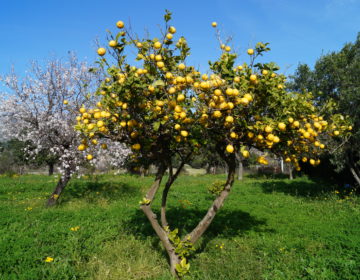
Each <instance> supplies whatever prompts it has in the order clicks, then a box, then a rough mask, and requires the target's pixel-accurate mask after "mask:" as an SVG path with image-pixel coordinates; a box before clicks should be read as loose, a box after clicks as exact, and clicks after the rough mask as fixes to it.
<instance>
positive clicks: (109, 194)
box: [61, 179, 140, 203]
mask: <svg viewBox="0 0 360 280" xmlns="http://www.w3.org/2000/svg"><path fill="white" fill-rule="evenodd" d="M134 195H136V196H140V189H139V188H136V187H134V186H130V185H128V184H126V183H123V182H113V181H101V180H98V179H94V180H93V181H80V180H76V181H71V182H70V183H69V185H68V186H66V188H65V190H64V194H63V195H62V198H61V202H62V203H64V202H67V201H69V200H73V199H77V198H85V199H87V200H89V201H93V200H97V199H99V198H105V199H108V200H117V199H120V198H123V197H129V196H134Z"/></svg>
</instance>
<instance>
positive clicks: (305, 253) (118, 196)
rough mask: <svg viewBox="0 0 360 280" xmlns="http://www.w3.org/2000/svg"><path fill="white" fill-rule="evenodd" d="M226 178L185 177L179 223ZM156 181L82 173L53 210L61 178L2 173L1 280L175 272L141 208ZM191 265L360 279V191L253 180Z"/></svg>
mask: <svg viewBox="0 0 360 280" xmlns="http://www.w3.org/2000/svg"><path fill="white" fill-rule="evenodd" d="M223 179H225V177H224V176H221V175H205V176H198V177H193V176H181V177H180V178H179V179H178V180H177V181H176V183H175V185H174V186H173V189H172V190H171V192H170V198H169V206H170V208H169V212H168V213H169V214H168V215H169V222H170V224H171V225H172V228H175V227H177V228H179V229H180V231H181V233H182V234H185V233H186V232H187V231H189V230H190V229H191V228H192V227H193V226H194V225H195V224H196V222H197V221H198V220H199V219H200V218H201V217H202V216H203V214H204V213H205V211H206V209H207V208H208V206H209V205H210V203H211V201H212V196H211V195H210V194H209V193H208V192H207V187H208V186H210V185H211V183H212V182H213V181H215V180H223ZM151 181H152V178H151V177H145V178H140V177H137V176H131V175H119V176H111V175H104V176H98V177H95V178H86V179H84V178H83V179H81V180H80V179H75V180H73V181H72V182H71V184H70V185H69V186H68V187H67V189H66V190H65V193H64V195H63V197H62V198H61V203H60V205H58V206H56V207H54V208H52V209H46V208H45V207H44V203H45V199H46V198H47V196H48V195H49V194H50V193H51V191H52V188H53V187H54V184H55V183H56V179H54V178H53V177H46V176H40V175H27V176H21V177H16V178H9V177H1V178H0V213H1V214H0V279H2V280H3V279H6V280H7V279H24V280H31V279H34V280H39V279H59V280H65V279H172V278H171V276H170V274H169V272H168V264H167V259H166V255H165V252H164V251H163V250H162V247H161V244H160V243H159V241H158V239H157V237H156V236H155V234H154V233H153V230H152V228H151V227H150V226H149V224H148V223H147V220H146V219H145V217H144V215H143V213H142V212H141V211H139V207H138V202H139V200H140V199H141V198H142V197H143V195H144V193H145V190H146V189H147V187H148V186H149V184H150V183H151ZM335 191H339V192H340V193H339V194H338V193H335ZM158 205H159V202H158V201H156V202H155V206H158ZM74 227H79V229H78V230H77V231H72V230H71V228H74ZM221 248H222V249H221ZM47 257H51V258H53V261H52V262H45V260H46V258H47ZM190 264H191V275H189V276H188V277H187V279H201V280H205V279H216V280H219V279H236V280H238V279H286V280H288V279H326V280H329V279H360V207H359V198H358V197H356V196H354V195H346V196H345V194H344V191H343V190H342V189H339V187H336V186H331V185H329V184H325V183H321V182H317V181H312V180H310V179H308V178H297V179H295V180H293V181H289V180H286V179H276V178H273V179H271V178H260V177H252V178H250V177H246V178H245V180H244V181H242V182H239V181H237V182H236V183H235V185H234V188H233V190H232V193H231V194H230V196H229V198H228V200H227V201H226V203H225V205H224V207H223V208H222V209H221V210H220V212H219V214H218V216H217V217H216V218H215V220H214V223H213V224H212V225H211V227H210V228H209V230H208V231H207V232H206V234H205V236H204V238H203V239H202V240H201V242H200V243H199V244H198V246H197V251H196V254H195V255H194V256H193V257H192V258H191V259H190Z"/></svg>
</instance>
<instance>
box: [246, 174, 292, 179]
mask: <svg viewBox="0 0 360 280" xmlns="http://www.w3.org/2000/svg"><path fill="white" fill-rule="evenodd" d="M246 178H249V179H258V180H260V179H289V175H287V174H281V173H278V174H275V173H249V174H246Z"/></svg>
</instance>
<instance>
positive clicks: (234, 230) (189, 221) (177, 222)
mask: <svg viewBox="0 0 360 280" xmlns="http://www.w3.org/2000/svg"><path fill="white" fill-rule="evenodd" d="M206 212H207V210H206V209H204V210H200V209H190V208H181V207H178V208H169V209H168V211H167V219H168V222H169V224H170V230H174V229H176V228H177V229H179V233H180V235H181V236H185V235H186V234H187V233H189V232H191V230H193V229H194V228H195V226H196V225H197V224H198V223H199V221H200V220H201V219H202V218H203V217H204V215H205V214H206ZM156 215H157V217H160V214H159V213H156ZM125 227H126V229H127V232H128V233H129V234H132V235H135V236H136V237H137V238H140V239H148V238H149V237H156V234H155V232H154V229H153V228H152V227H151V225H150V223H149V221H148V220H147V218H146V217H145V215H144V213H143V212H142V211H141V210H136V211H135V212H134V214H133V215H132V216H131V217H130V219H129V220H127V222H126V225H125ZM249 231H255V232H268V233H274V232H275V230H274V229H269V228H267V227H266V220H265V219H258V218H255V217H254V216H251V215H250V214H249V213H247V212H244V211H241V210H227V209H221V210H220V211H219V212H218V213H217V215H216V217H215V218H214V220H213V222H212V224H211V225H210V226H209V228H208V229H207V231H206V232H205V233H204V235H203V237H202V239H201V240H200V242H199V243H198V244H197V246H196V247H197V251H198V252H202V251H203V250H204V249H205V248H206V245H207V244H208V243H209V242H210V241H211V240H212V239H214V238H216V237H219V236H221V237H227V238H230V237H234V236H243V235H246V233H247V232H249ZM152 246H153V247H154V248H155V249H157V250H160V251H162V250H163V249H162V247H161V246H160V244H159V239H158V238H153V240H152ZM164 254H165V252H164Z"/></svg>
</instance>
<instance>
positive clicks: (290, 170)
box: [289, 164, 294, 180]
mask: <svg viewBox="0 0 360 280" xmlns="http://www.w3.org/2000/svg"><path fill="white" fill-rule="evenodd" d="M289 179H290V180H293V179H294V176H293V167H292V165H291V164H289Z"/></svg>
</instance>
